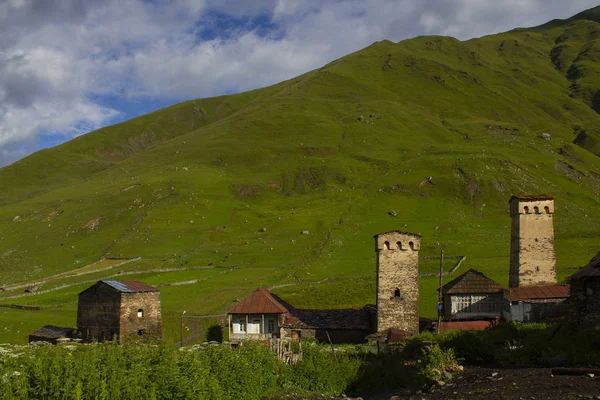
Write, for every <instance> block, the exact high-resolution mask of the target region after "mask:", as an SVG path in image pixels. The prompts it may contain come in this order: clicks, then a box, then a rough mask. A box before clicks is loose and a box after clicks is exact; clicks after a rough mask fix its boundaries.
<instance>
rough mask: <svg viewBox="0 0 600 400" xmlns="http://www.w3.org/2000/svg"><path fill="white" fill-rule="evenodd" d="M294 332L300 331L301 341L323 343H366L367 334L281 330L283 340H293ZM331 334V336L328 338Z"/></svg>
mask: <svg viewBox="0 0 600 400" xmlns="http://www.w3.org/2000/svg"><path fill="white" fill-rule="evenodd" d="M292 331H299V332H300V338H301V339H316V340H318V341H319V342H322V343H329V340H330V339H331V343H334V344H341V343H364V342H365V337H366V332H365V331H364V330H362V329H325V328H301V329H292V328H281V332H282V335H281V337H282V338H291V337H292ZM327 334H329V336H327Z"/></svg>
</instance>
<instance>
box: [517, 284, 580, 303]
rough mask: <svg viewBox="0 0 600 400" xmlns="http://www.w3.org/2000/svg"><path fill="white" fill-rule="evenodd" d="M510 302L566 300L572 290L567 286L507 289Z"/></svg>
mask: <svg viewBox="0 0 600 400" xmlns="http://www.w3.org/2000/svg"><path fill="white" fill-rule="evenodd" d="M507 290H508V291H509V293H510V300H511V301H516V300H541V299H564V298H567V297H569V295H570V292H571V288H570V287H569V286H565V285H544V286H525V287H518V288H510V289H507Z"/></svg>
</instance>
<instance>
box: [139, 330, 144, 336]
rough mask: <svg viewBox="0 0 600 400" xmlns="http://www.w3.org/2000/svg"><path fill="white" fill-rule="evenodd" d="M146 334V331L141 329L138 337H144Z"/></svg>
mask: <svg viewBox="0 0 600 400" xmlns="http://www.w3.org/2000/svg"><path fill="white" fill-rule="evenodd" d="M145 333H146V330H145V329H140V330H139V331H138V335H139V336H143V335H144V334H145Z"/></svg>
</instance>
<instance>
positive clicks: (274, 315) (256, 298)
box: [227, 288, 289, 341]
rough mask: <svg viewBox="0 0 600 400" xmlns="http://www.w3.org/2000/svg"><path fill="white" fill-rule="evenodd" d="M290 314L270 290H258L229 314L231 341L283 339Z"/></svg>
mask: <svg viewBox="0 0 600 400" xmlns="http://www.w3.org/2000/svg"><path fill="white" fill-rule="evenodd" d="M288 313H289V311H288V310H287V308H286V307H284V306H283V305H282V304H281V303H280V302H279V301H278V300H277V299H275V297H273V295H272V294H271V293H270V292H269V290H268V289H265V288H258V289H256V290H255V291H253V292H252V293H250V294H249V295H248V297H246V298H245V299H244V300H242V301H240V302H239V303H238V304H237V305H236V306H235V307H233V308H231V309H230V310H229V311H228V312H227V314H228V319H229V324H228V325H229V340H231V341H240V340H245V339H270V338H278V337H281V327H282V325H283V322H284V320H285V316H286V314H288Z"/></svg>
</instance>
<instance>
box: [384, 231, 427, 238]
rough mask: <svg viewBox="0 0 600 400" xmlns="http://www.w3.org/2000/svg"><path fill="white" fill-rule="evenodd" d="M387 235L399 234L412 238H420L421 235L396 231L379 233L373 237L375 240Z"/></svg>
mask: <svg viewBox="0 0 600 400" xmlns="http://www.w3.org/2000/svg"><path fill="white" fill-rule="evenodd" d="M388 233H399V234H401V235H407V236H412V237H417V238H420V237H421V235H418V234H416V233H411V232H403V231H398V230H394V231H388V232H381V233H378V234H377V235H374V236H373V237H374V238H376V237H377V236H381V235H386V234H388Z"/></svg>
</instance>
